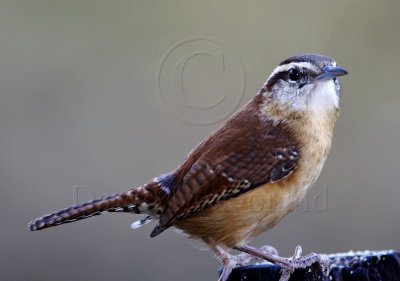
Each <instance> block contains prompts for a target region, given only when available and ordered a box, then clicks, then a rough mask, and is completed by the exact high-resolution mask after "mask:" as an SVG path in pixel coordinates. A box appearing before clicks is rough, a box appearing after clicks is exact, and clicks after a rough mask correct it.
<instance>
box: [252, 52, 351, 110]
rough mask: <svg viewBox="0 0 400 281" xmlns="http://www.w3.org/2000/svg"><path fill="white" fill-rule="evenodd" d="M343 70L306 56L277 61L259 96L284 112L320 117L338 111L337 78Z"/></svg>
mask: <svg viewBox="0 0 400 281" xmlns="http://www.w3.org/2000/svg"><path fill="white" fill-rule="evenodd" d="M346 74H347V71H345V70H344V69H342V68H340V67H337V66H336V62H335V61H334V60H333V59H332V58H330V57H326V56H322V55H315V54H306V55H297V56H293V57H290V58H288V59H286V60H284V61H283V62H281V63H280V64H279V65H278V66H277V67H276V68H275V69H274V71H273V72H272V74H271V75H270V76H269V78H268V80H267V82H266V83H265V84H264V87H263V88H262V89H261V91H260V94H261V95H263V96H265V97H266V98H267V100H268V106H273V107H275V108H276V109H279V108H280V109H281V110H280V111H281V112H282V111H283V112H285V113H286V114H287V113H298V114H302V113H307V112H308V113H313V114H318V113H321V114H324V113H328V112H333V111H338V109H339V104H340V85H339V81H338V79H337V77H338V76H342V75H346Z"/></svg>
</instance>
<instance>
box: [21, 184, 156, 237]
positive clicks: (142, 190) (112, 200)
mask: <svg viewBox="0 0 400 281" xmlns="http://www.w3.org/2000/svg"><path fill="white" fill-rule="evenodd" d="M155 190H160V189H159V186H158V184H157V183H155V182H152V183H150V184H146V185H144V186H141V187H139V188H137V189H131V190H129V191H127V192H124V193H120V194H115V195H110V196H106V197H102V198H99V199H95V200H92V201H88V202H85V203H82V204H79V205H76V206H72V207H69V208H65V209H62V210H59V211H56V212H54V213H51V214H48V215H45V216H43V217H40V218H36V219H34V220H32V221H31V222H30V223H29V225H28V228H29V229H30V230H31V231H35V230H41V229H44V228H48V227H52V226H56V225H60V224H64V223H69V222H74V221H78V220H81V219H86V218H89V217H92V216H96V215H100V214H101V213H102V212H105V211H111V212H112V211H115V210H118V209H121V208H122V209H126V208H127V207H129V208H134V209H135V210H136V211H135V213H140V211H139V212H138V211H137V210H143V208H141V207H142V206H154V204H156V203H157V202H156V201H158V200H157V199H158V198H157V195H158V192H154V191H155Z"/></svg>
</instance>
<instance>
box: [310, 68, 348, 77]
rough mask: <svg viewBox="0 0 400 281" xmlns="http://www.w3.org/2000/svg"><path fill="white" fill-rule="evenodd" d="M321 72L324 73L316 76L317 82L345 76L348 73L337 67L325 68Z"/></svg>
mask: <svg viewBox="0 0 400 281" xmlns="http://www.w3.org/2000/svg"><path fill="white" fill-rule="evenodd" d="M322 70H323V71H324V72H323V73H322V74H320V75H318V76H317V78H316V79H317V80H329V79H333V78H335V77H338V76H342V75H346V74H347V73H348V72H347V71H346V70H344V69H343V68H340V67H337V66H325V67H324V68H322Z"/></svg>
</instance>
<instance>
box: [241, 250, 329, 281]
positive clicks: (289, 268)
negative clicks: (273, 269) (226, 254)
mask: <svg viewBox="0 0 400 281" xmlns="http://www.w3.org/2000/svg"><path fill="white" fill-rule="evenodd" d="M235 249H236V250H239V251H241V252H245V253H247V254H250V255H253V256H255V257H258V258H261V259H264V260H267V261H269V262H272V263H275V264H278V265H280V266H281V268H282V275H281V278H280V279H279V281H288V280H289V278H290V275H291V274H292V273H293V272H294V271H295V270H296V269H297V268H306V267H307V266H311V265H312V264H313V263H315V262H317V263H318V264H319V265H320V266H321V269H322V272H323V273H324V274H326V275H327V274H328V273H329V259H328V258H327V257H326V256H323V255H318V254H316V253H311V254H308V255H306V256H304V257H301V252H302V249H301V246H297V247H296V249H295V252H294V255H293V256H292V257H290V258H283V257H280V256H278V255H275V254H272V253H269V252H268V251H264V250H262V249H258V248H255V247H252V246H248V245H244V246H238V247H235Z"/></svg>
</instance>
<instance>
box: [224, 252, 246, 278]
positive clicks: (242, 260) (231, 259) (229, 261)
mask: <svg viewBox="0 0 400 281" xmlns="http://www.w3.org/2000/svg"><path fill="white" fill-rule="evenodd" d="M251 259H252V256H251V255H249V254H246V253H241V254H239V255H236V256H233V255H229V254H228V255H226V256H224V257H220V260H221V261H222V263H223V264H224V267H223V270H222V273H221V275H220V276H219V279H218V281H227V280H228V278H229V275H230V274H231V272H232V270H233V269H234V268H235V267H237V266H238V265H245V264H248V263H249V262H250V261H251Z"/></svg>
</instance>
